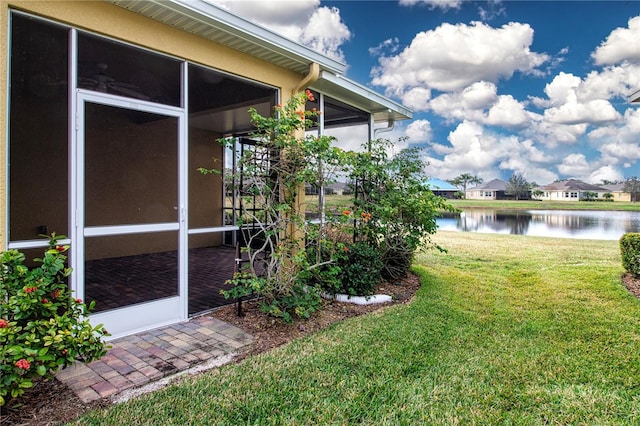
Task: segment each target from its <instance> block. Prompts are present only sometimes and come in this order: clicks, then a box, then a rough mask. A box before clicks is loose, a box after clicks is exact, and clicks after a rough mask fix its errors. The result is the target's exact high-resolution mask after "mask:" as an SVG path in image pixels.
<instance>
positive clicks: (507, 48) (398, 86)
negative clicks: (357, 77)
mask: <svg viewBox="0 0 640 426" xmlns="http://www.w3.org/2000/svg"><path fill="white" fill-rule="evenodd" d="M532 42H533V29H532V28H531V27H530V26H529V25H528V24H520V23H516V22H511V23H509V24H506V25H503V26H502V27H500V28H492V27H490V26H488V25H486V24H483V23H481V22H472V23H471V24H470V25H466V24H457V25H451V24H447V23H445V24H442V25H440V26H439V27H437V28H436V29H434V30H430V31H425V32H421V33H419V34H417V35H416V36H415V38H414V39H413V41H412V42H411V45H410V46H408V47H407V48H405V49H404V50H403V51H402V52H401V53H400V54H398V55H396V56H390V57H381V58H380V59H379V64H380V65H379V66H378V67H375V68H374V69H373V71H372V76H373V79H372V83H373V84H375V85H378V86H384V87H385V88H386V93H387V94H388V95H390V96H393V95H395V96H399V97H400V96H401V95H402V93H403V92H405V91H406V90H409V89H411V88H413V87H419V86H421V87H427V88H431V89H435V90H439V91H444V92H449V91H460V90H462V89H464V88H465V87H467V86H470V85H472V84H473V83H475V82H477V81H488V82H492V83H495V82H497V81H499V80H500V79H502V78H510V77H511V76H512V75H513V74H514V73H515V72H517V71H519V72H523V73H530V74H535V73H539V70H538V67H539V66H540V65H542V64H543V63H544V62H546V61H547V60H548V59H549V56H548V55H547V54H543V53H535V52H532V51H531V50H530V46H531V44H532Z"/></svg>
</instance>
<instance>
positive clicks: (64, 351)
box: [60, 349, 68, 355]
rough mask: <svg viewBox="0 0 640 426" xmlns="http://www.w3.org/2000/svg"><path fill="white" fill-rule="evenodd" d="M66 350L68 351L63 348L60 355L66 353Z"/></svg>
mask: <svg viewBox="0 0 640 426" xmlns="http://www.w3.org/2000/svg"><path fill="white" fill-rule="evenodd" d="M67 352H68V351H67V350H66V349H63V350H62V351H61V352H60V353H61V354H62V355H66V354H67Z"/></svg>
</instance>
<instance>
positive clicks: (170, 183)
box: [85, 104, 179, 226]
mask: <svg viewBox="0 0 640 426" xmlns="http://www.w3.org/2000/svg"><path fill="white" fill-rule="evenodd" d="M85 113H86V130H85V131H86V136H85V140H86V143H85V145H86V146H85V158H86V160H85V163H86V167H85V180H86V183H85V223H86V225H87V226H108V225H133V224H151V223H163V222H177V221H178V214H179V211H178V186H177V185H178V184H177V182H178V160H177V158H178V144H177V142H176V141H177V137H178V119H177V118H174V117H167V116H164V115H158V114H152V113H147V112H140V111H134V110H125V109H122V108H116V107H112V106H106V105H96V104H87V108H86V112H85Z"/></svg>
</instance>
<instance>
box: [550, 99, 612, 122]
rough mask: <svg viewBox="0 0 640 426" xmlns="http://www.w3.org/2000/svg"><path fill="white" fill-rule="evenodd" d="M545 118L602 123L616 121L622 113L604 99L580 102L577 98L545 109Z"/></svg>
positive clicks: (553, 120)
mask: <svg viewBox="0 0 640 426" xmlns="http://www.w3.org/2000/svg"><path fill="white" fill-rule="evenodd" d="M544 117H545V119H546V120H547V121H548V122H550V123H553V124H581V123H590V124H602V123H608V122H611V121H615V120H617V119H618V118H619V117H620V114H618V112H617V111H616V109H615V108H614V107H613V105H611V103H610V102H609V101H606V100H604V99H599V100H594V101H589V102H586V103H578V102H577V101H576V100H575V99H572V100H571V101H569V102H567V103H565V104H564V105H562V106H559V107H553V108H550V109H548V110H546V111H545V113H544Z"/></svg>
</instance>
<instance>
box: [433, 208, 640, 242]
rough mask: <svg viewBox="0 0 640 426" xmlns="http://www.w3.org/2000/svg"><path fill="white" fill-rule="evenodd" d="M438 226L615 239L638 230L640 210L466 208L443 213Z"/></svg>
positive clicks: (503, 232)
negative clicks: (461, 210) (456, 211)
mask: <svg viewBox="0 0 640 426" xmlns="http://www.w3.org/2000/svg"><path fill="white" fill-rule="evenodd" d="M438 227H439V229H442V230H448V231H464V232H484V233H497V234H517V235H533V236H541V237H557V238H583V239H595V240H617V239H619V238H620V237H621V236H622V235H623V234H625V233H627V232H640V212H629V211H576V210H497V209H468V210H465V211H463V212H461V213H445V214H443V217H441V218H440V219H438Z"/></svg>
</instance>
